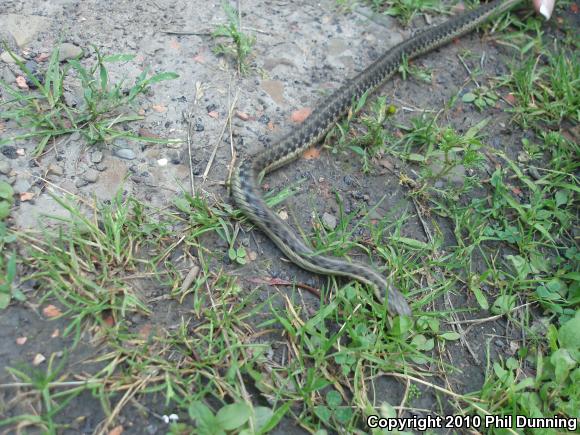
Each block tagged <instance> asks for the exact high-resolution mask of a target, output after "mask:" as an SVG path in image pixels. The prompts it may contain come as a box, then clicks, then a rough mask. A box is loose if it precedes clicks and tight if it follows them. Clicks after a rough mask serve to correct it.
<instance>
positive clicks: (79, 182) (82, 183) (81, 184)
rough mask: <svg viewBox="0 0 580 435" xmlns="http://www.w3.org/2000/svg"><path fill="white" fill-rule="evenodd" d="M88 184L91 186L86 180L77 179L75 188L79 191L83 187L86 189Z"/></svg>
mask: <svg viewBox="0 0 580 435" xmlns="http://www.w3.org/2000/svg"><path fill="white" fill-rule="evenodd" d="M87 184H89V182H88V181H87V180H85V179H84V178H77V179H76V180H75V187H76V188H77V189H80V188H81V187H85V186H86V185H87Z"/></svg>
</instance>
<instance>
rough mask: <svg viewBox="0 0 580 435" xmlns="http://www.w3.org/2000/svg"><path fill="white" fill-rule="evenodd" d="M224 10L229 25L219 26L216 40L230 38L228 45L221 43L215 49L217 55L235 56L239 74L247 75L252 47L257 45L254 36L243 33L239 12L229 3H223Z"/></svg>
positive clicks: (215, 32)
mask: <svg viewBox="0 0 580 435" xmlns="http://www.w3.org/2000/svg"><path fill="white" fill-rule="evenodd" d="M223 9H224V12H225V13H226V17H227V21H228V22H227V24H221V25H219V26H218V27H217V28H216V29H215V30H214V31H213V32H212V36H213V37H214V38H222V37H223V38H228V39H229V40H230V41H228V42H227V43H219V44H217V45H216V47H215V48H214V51H215V53H216V54H224V55H228V56H233V57H234V58H235V59H236V64H237V67H238V72H239V73H240V74H246V73H247V72H248V70H249V64H248V61H249V57H250V54H251V52H252V47H253V46H254V44H255V43H256V38H255V37H254V36H250V35H246V34H245V33H244V32H243V31H242V25H241V22H240V16H239V15H238V11H236V10H235V9H234V8H233V7H231V6H230V5H229V4H228V3H223Z"/></svg>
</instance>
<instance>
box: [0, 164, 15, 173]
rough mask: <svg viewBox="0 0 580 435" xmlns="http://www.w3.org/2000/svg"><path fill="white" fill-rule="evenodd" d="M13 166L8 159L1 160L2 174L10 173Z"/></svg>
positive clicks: (0, 171) (0, 169) (0, 168)
mask: <svg viewBox="0 0 580 435" xmlns="http://www.w3.org/2000/svg"><path fill="white" fill-rule="evenodd" d="M11 170H12V168H11V167H10V162H8V161H6V160H0V174H4V175H8V174H9V173H10V171H11Z"/></svg>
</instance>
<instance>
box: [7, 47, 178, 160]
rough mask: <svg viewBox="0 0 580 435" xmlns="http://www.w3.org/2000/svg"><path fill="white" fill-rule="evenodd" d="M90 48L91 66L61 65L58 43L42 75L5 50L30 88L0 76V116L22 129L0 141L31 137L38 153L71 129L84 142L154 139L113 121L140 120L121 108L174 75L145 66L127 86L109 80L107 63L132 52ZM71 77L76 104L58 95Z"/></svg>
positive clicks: (125, 58)
mask: <svg viewBox="0 0 580 435" xmlns="http://www.w3.org/2000/svg"><path fill="white" fill-rule="evenodd" d="M5 48H6V47H5ZM93 49H94V52H95V55H96V57H97V60H96V63H95V64H94V65H93V66H91V67H88V68H87V67H85V66H84V65H83V64H81V62H80V61H78V60H76V59H73V60H68V61H67V63H66V64H64V65H61V63H60V62H59V48H58V47H57V48H55V49H54V50H53V52H52V54H51V56H50V60H49V62H48V65H47V68H46V71H45V72H44V75H43V76H42V77H37V75H35V74H33V73H32V72H31V71H30V70H29V69H28V68H27V67H26V65H25V64H24V63H23V62H22V60H20V59H19V58H18V57H16V55H14V54H13V53H12V52H10V51H8V52H9V53H10V54H11V56H12V57H13V59H14V60H15V62H16V63H17V65H18V67H19V68H20V69H21V70H22V71H23V73H24V74H25V76H26V79H27V80H29V82H30V83H31V85H32V87H33V88H34V90H31V91H28V90H20V89H16V88H14V87H12V86H10V85H9V84H8V83H6V82H4V81H2V80H0V86H1V87H2V88H4V90H5V91H6V95H7V99H6V100H5V101H3V102H2V103H1V104H0V107H2V109H3V110H2V112H0V117H1V118H4V119H8V120H13V121H15V122H16V123H17V125H18V126H19V127H21V128H22V129H24V130H26V132H24V133H22V134H19V135H17V136H14V137H11V138H7V139H3V140H1V141H0V145H1V144H4V143H8V142H12V141H14V140H23V139H29V138H35V139H38V141H39V142H38V144H37V145H36V148H35V151H34V154H35V155H40V154H42V153H43V151H44V149H45V147H46V146H47V144H48V143H49V142H50V141H52V140H54V139H56V138H58V137H59V136H62V135H65V134H71V133H74V132H78V133H80V134H81V135H82V137H83V138H85V139H86V140H87V142H88V143H89V144H96V143H100V142H106V143H109V142H111V141H112V140H113V139H114V138H118V137H124V138H129V139H134V140H140V141H149V142H160V140H158V139H152V138H145V137H141V136H137V135H135V134H134V133H131V132H127V131H124V130H123V129H119V128H117V127H116V126H118V125H119V124H122V123H125V122H129V121H135V120H138V119H142V117H141V116H139V115H136V114H130V113H127V107H128V106H129V105H130V104H131V103H132V102H133V101H134V100H135V98H137V96H139V95H140V94H142V93H144V92H145V91H146V90H147V89H148V88H149V87H150V86H151V85H153V84H155V83H158V82H160V81H163V80H171V79H175V78H177V77H178V75H177V74H175V73H172V72H163V73H158V74H154V75H152V76H150V77H148V71H147V70H145V71H143V72H142V73H141V74H140V75H139V76H138V77H137V78H136V79H135V82H134V84H133V85H132V86H130V87H128V88H126V87H125V84H124V81H121V82H118V83H111V81H110V79H109V72H108V70H107V64H108V63H113V62H128V61H130V60H132V59H133V58H134V57H135V56H134V55H124V54H117V55H109V56H104V55H102V54H101V53H100V52H99V50H98V49H97V48H96V47H93ZM6 50H8V49H7V48H6ZM73 77H76V78H77V79H78V80H80V85H81V88H82V103H81V104H80V105H79V106H77V107H73V106H70V105H69V104H67V101H66V100H65V98H64V91H65V85H68V84H69V82H70V81H71V80H72V78H73ZM161 142H163V141H161ZM165 142H166V141H165Z"/></svg>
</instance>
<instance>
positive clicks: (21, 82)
mask: <svg viewBox="0 0 580 435" xmlns="http://www.w3.org/2000/svg"><path fill="white" fill-rule="evenodd" d="M16 86H18V87H19V88H20V89H25V90H28V85H27V84H26V79H25V78H24V77H22V76H18V77H16Z"/></svg>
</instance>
